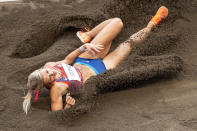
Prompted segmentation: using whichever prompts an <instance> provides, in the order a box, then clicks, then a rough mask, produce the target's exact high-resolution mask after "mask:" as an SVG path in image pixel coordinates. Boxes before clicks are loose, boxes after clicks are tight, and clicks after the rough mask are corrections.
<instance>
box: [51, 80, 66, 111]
mask: <svg viewBox="0 0 197 131" xmlns="http://www.w3.org/2000/svg"><path fill="white" fill-rule="evenodd" d="M67 88H68V85H66V87H65V84H64V85H63V84H61V83H55V84H54V85H53V86H52V87H51V89H50V97H51V110H52V111H58V110H62V109H63V101H62V94H63V92H64V91H65V90H66V89H67Z"/></svg>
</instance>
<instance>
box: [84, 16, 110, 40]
mask: <svg viewBox="0 0 197 131" xmlns="http://www.w3.org/2000/svg"><path fill="white" fill-rule="evenodd" d="M112 20H113V18H112V19H108V20H105V21H103V22H102V23H100V24H99V25H97V26H96V27H94V28H93V29H92V30H90V31H88V32H86V33H87V35H88V36H90V37H91V38H93V37H95V36H96V35H97V34H98V33H99V32H100V31H101V30H102V29H103V28H104V27H105V26H106V25H108V24H109V23H110V22H111V21H112Z"/></svg>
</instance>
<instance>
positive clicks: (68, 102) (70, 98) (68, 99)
mask: <svg viewBox="0 0 197 131" xmlns="http://www.w3.org/2000/svg"><path fill="white" fill-rule="evenodd" d="M66 102H67V104H70V105H72V106H73V105H74V104H75V99H74V98H72V97H71V96H70V93H67V94H66Z"/></svg>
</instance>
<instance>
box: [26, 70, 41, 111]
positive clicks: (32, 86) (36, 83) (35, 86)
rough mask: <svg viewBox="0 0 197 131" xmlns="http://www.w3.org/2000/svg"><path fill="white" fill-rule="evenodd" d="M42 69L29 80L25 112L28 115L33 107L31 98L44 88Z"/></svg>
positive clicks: (31, 75) (36, 71) (33, 73)
mask: <svg viewBox="0 0 197 131" xmlns="http://www.w3.org/2000/svg"><path fill="white" fill-rule="evenodd" d="M40 71H41V69H38V70H35V71H33V72H32V73H31V74H30V75H29V76H28V80H27V88H28V92H27V95H26V96H25V97H24V101H23V110H24V112H25V113H26V114H27V112H28V111H29V109H30V106H31V98H32V94H33V91H34V90H40V89H41V88H42V87H43V86H44V82H43V78H42V75H41V74H40Z"/></svg>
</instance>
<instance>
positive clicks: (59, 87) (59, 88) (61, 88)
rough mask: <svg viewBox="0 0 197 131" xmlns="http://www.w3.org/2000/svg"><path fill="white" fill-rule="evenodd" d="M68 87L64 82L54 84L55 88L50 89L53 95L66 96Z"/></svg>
mask: <svg viewBox="0 0 197 131" xmlns="http://www.w3.org/2000/svg"><path fill="white" fill-rule="evenodd" d="M67 89H68V85H67V84H66V83H62V82H54V84H53V86H52V87H51V89H50V92H51V94H60V95H64V94H65V93H66V92H67Z"/></svg>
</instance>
